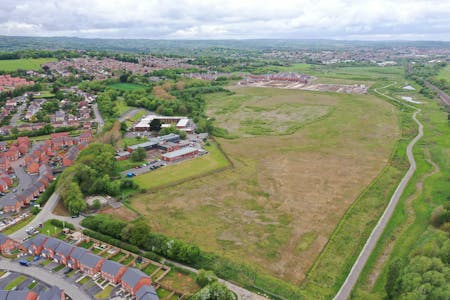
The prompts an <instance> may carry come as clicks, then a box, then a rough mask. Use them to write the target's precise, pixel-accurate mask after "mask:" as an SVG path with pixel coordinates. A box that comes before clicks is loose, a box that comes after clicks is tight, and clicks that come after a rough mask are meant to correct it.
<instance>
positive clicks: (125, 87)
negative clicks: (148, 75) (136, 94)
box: [109, 83, 147, 92]
mask: <svg viewBox="0 0 450 300" xmlns="http://www.w3.org/2000/svg"><path fill="white" fill-rule="evenodd" d="M109 87H111V88H113V89H116V90H120V91H124V92H130V91H143V90H145V89H146V88H147V87H146V86H145V85H141V84H135V83H113V84H110V85H109Z"/></svg>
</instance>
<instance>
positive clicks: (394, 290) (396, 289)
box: [384, 259, 403, 299]
mask: <svg viewBox="0 0 450 300" xmlns="http://www.w3.org/2000/svg"><path fill="white" fill-rule="evenodd" d="M402 269H403V264H402V262H401V260H400V259H395V260H394V261H392V263H391V264H390V265H389V267H388V271H387V279H386V285H385V286H384V289H385V290H386V294H387V298H388V299H395V298H396V297H397V296H398V295H399V294H400V286H399V282H398V280H399V278H400V272H401V271H402Z"/></svg>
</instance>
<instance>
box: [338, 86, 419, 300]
mask: <svg viewBox="0 0 450 300" xmlns="http://www.w3.org/2000/svg"><path fill="white" fill-rule="evenodd" d="M394 84H396V82H394V83H391V84H389V85H387V86H385V87H383V89H384V88H387V87H389V86H391V85H394ZM375 92H376V93H377V94H379V95H381V96H383V97H387V98H389V99H391V100H394V101H397V102H400V103H402V104H405V103H403V102H401V101H399V100H397V99H395V98H393V97H391V96H389V95H386V94H383V93H381V92H379V91H378V90H377V89H375ZM405 105H407V106H408V107H411V108H414V109H415V110H416V112H414V114H413V116H412V118H413V120H414V122H416V124H417V125H418V126H419V132H418V134H417V136H416V137H415V138H414V139H413V140H412V141H411V142H410V143H409V144H408V147H407V148H406V155H407V156H408V161H409V164H410V167H409V169H408V171H407V172H406V174H405V176H404V177H403V178H402V180H401V181H400V183H399V185H398V186H397V189H396V190H395V192H394V194H393V195H392V197H391V200H390V201H389V203H388V205H387V207H386V209H385V211H384V212H383V215H382V216H381V218H380V219H379V220H378V223H377V225H376V226H375V228H374V229H373V231H372V233H371V234H370V236H369V238H368V239H367V241H366V244H365V245H364V247H363V249H362V250H361V252H360V254H359V256H358V258H357V259H356V261H355V263H354V264H353V267H352V269H351V270H350V273H349V274H348V275H347V278H346V279H345V282H344V284H343V285H342V286H341V288H340V289H339V291H338V293H337V294H336V296H335V297H334V300H346V299H348V298H349V296H350V293H351V292H352V289H353V287H354V286H355V284H356V282H357V281H358V278H359V275H360V274H361V271H362V270H363V268H364V266H365V264H366V262H367V260H368V259H369V257H370V254H371V253H372V251H373V249H374V248H375V246H376V244H377V242H378V239H379V238H380V236H381V234H382V233H383V231H384V229H385V227H386V225H387V223H388V222H389V220H390V218H391V216H392V214H393V212H394V209H395V207H396V206H397V203H398V201H399V199H400V197H401V196H402V195H403V191H404V190H405V188H406V186H407V184H408V182H409V181H410V179H411V177H412V176H413V175H414V172H415V171H416V161H415V160H414V154H413V151H412V150H413V147H414V145H415V144H416V143H417V141H419V140H420V139H421V138H422V136H423V125H422V123H420V122H419V120H417V114H418V113H420V111H421V110H420V109H418V108H416V107H414V106H412V105H408V104H405Z"/></svg>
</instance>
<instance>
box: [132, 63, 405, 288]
mask: <svg viewBox="0 0 450 300" xmlns="http://www.w3.org/2000/svg"><path fill="white" fill-rule="evenodd" d="M384 70H385V72H388V73H389V72H391V71H392V72H397V70H396V69H389V70H388V69H384ZM363 73H364V74H365V75H367V76H369V75H370V74H372V69H366V70H365V71H364V72H363V70H360V74H361V76H362V74H363ZM234 91H235V92H236V94H235V95H231V96H227V95H224V94H220V93H219V94H213V95H209V96H208V97H207V103H208V114H209V115H210V116H211V117H214V118H215V119H216V125H217V126H219V127H222V128H227V129H228V130H229V136H231V137H233V138H232V139H219V140H218V141H219V143H220V144H221V145H222V148H223V149H224V151H225V153H227V154H228V155H229V156H230V158H231V160H232V161H233V163H234V168H232V169H228V170H225V171H223V172H220V173H218V174H213V175H210V176H206V177H203V178H201V179H199V180H195V181H188V182H185V183H183V184H180V185H177V186H175V187H171V188H170V189H168V188H167V189H160V190H156V191H153V192H152V193H147V194H137V195H136V196H134V197H133V198H131V204H132V206H133V207H134V208H135V209H136V210H137V211H139V212H141V213H142V214H143V215H144V218H145V219H146V220H147V222H148V223H149V225H150V226H151V227H152V229H153V230H154V231H155V232H161V233H163V234H166V235H168V236H173V237H177V238H180V239H184V240H186V241H188V242H193V243H195V244H198V245H199V246H200V247H201V248H202V249H203V250H205V251H212V252H214V253H216V254H218V255H221V256H224V257H227V258H229V259H231V260H232V261H234V262H238V263H245V264H250V265H251V266H253V267H254V268H256V270H258V274H260V275H261V276H265V275H268V274H270V275H272V276H275V277H277V278H280V279H282V280H285V281H287V282H290V283H292V284H295V285H298V284H300V283H301V282H302V281H303V280H304V278H305V276H306V274H307V271H308V270H309V269H310V267H311V266H312V264H313V262H314V261H315V260H316V258H317V257H318V254H319V253H320V252H321V250H322V249H323V248H324V246H325V245H326V244H327V241H328V238H329V237H330V235H331V233H332V232H333V230H334V229H335V227H336V226H337V224H338V223H339V221H340V220H341V218H342V217H343V215H344V214H345V212H346V211H347V209H348V208H349V206H350V205H351V204H352V203H353V202H354V201H355V199H357V198H358V196H359V194H360V193H361V192H362V191H363V190H364V189H365V188H366V187H367V186H368V185H369V184H370V183H371V182H372V181H373V180H374V179H375V178H376V177H377V176H378V174H379V173H380V172H381V170H382V169H383V168H384V167H385V166H386V164H387V163H388V160H389V157H390V155H391V152H392V151H393V149H394V145H395V143H396V141H397V139H398V137H399V134H400V130H399V123H398V122H399V121H398V113H397V110H396V109H394V108H393V106H392V105H391V104H389V103H387V102H385V101H383V100H381V99H379V98H377V97H374V96H371V95H345V94H333V93H317V92H307V91H298V90H284V89H263V88H235V89H234ZM208 156H209V155H207V156H205V157H202V158H200V159H204V158H206V157H208ZM197 160H199V159H195V160H192V161H187V162H183V163H181V164H179V165H175V166H170V167H165V168H163V169H161V170H158V171H156V172H151V173H148V174H146V175H142V176H138V177H136V182H138V183H139V184H140V186H142V187H147V188H152V187H160V186H161V185H164V184H167V183H168V182H171V181H172V182H173V181H177V179H176V177H177V176H180V175H179V174H180V172H179V171H178V170H180V169H182V170H183V174H184V173H185V172H186V173H187V172H192V173H195V172H197V171H198V167H197V166H195V165H188V164H190V163H191V164H193V163H194V162H196V161H197ZM224 161H225V160H224ZM170 168H173V169H170ZM184 168H186V169H184ZM177 171H178V172H177ZM165 172H167V173H165ZM169 174H170V175H169ZM169 176H170V177H169ZM380 199H381V200H380V201H381V204H383V203H385V202H383V201H387V199H384V198H380ZM377 201H378V200H377ZM377 203H380V202H377ZM381 208H382V206H377V207H376V209H377V212H379V211H380V210H381ZM363 212H364V216H363V220H366V222H369V221H372V222H373V220H374V212H373V211H370V210H363ZM155 215H158V216H159V217H158V218H154V216H155ZM352 247H353V244H352ZM338 259H339V260H340V259H341V258H338ZM334 272H339V269H336V270H335V271H334ZM256 284H257V285H258V286H260V287H262V288H270V286H267V287H266V286H264V284H265V282H263V281H262V280H259V282H257V283H256Z"/></svg>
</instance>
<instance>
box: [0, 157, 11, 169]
mask: <svg viewBox="0 0 450 300" xmlns="http://www.w3.org/2000/svg"><path fill="white" fill-rule="evenodd" d="M9 167H10V163H9V159H7V158H6V157H5V156H3V155H2V156H0V170H5V171H6V170H8V169H9Z"/></svg>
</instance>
